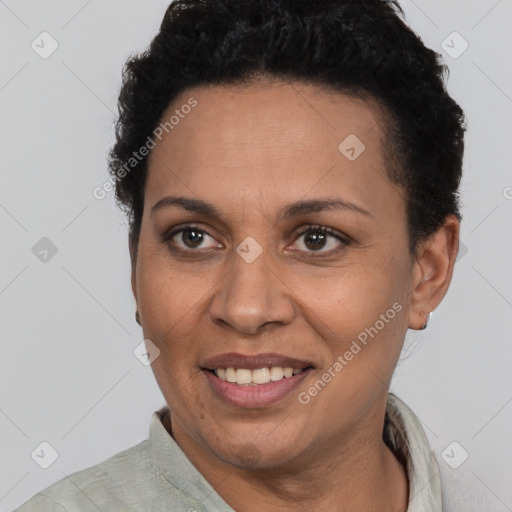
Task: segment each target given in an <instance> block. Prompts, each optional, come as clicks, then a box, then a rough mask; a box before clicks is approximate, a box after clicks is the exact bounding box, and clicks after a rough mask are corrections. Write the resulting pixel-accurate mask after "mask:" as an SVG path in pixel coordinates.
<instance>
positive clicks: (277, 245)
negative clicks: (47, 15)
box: [19, 0, 465, 512]
mask: <svg viewBox="0 0 512 512" xmlns="http://www.w3.org/2000/svg"><path fill="white" fill-rule="evenodd" d="M399 11H400V8H399V6H398V4H397V3H396V2H383V1H380V0H368V1H364V2H361V1H357V2H356V1H353V0H352V1H349V0H326V1H324V2H310V1H306V0H250V1H249V0H181V1H177V2H175V3H173V4H172V5H171V6H170V7H169V9H168V11H167V13H166V15H165V18H164V20H163V23H162V26H161V29H160V32H159V34H158V35H157V36H156V38H155V39H154V40H153V42H152V44H151V46H150V47H149V49H148V50H147V51H146V52H145V53H144V54H142V55H140V56H137V57H134V58H132V59H131V60H130V61H129V62H128V64H127V67H126V69H125V74H124V81H123V88H122V91H121V94H120V101H119V109H120V117H119V121H118V126H117V142H116V145H115V146H114V148H113V150H112V153H111V160H110V171H111V174H112V178H113V179H115V181H116V194H117V199H118V202H119V204H120V205H121V206H122V207H123V208H124V209H125V211H126V212H127V214H128V216H129V221H130V234H129V248H130V255H131V259H132V289H133V293H134V296H135V300H136V305H137V313H136V315H137V320H138V322H139V323H140V325H141V326H142V329H143V332H144V337H145V338H146V348H147V351H148V352H147V357H148V358H149V361H150V362H151V364H152V368H153V371H154V374H155V377H156V379H157V382H158V384H159V386H160V389H161V390H162V393H163V395H164V397H165V400H166V402H167V406H166V407H163V408H162V409H161V410H160V411H157V412H155V414H154V415H153V418H152V423H151V430H150V438H149V440H147V441H144V442H143V443H141V444H139V445H137V446H135V447H133V448H130V449H129V450H126V451H124V452H122V453H120V454H117V455H116V456H114V457H112V458H110V459H108V460H107V461H104V462H102V463H101V464H98V465H97V466H94V467H92V468H89V469H86V470H84V471H81V472H79V473H76V474H74V475H71V476H70V477H69V478H66V479H63V480H62V481H60V482H58V483H56V484H54V485H53V486H51V487H50V488H48V489H47V490H46V491H43V492H42V493H40V494H38V495H36V496H35V497H34V498H33V499H32V500H30V501H29V502H28V503H26V504H25V505H24V506H22V507H21V508H20V509H19V510H20V511H23V512H26V511H31V510H38V511H45V510H67V511H68V512H70V511H75V510H77V511H78V510H80V511H82V510H98V509H99V510H104V511H122V510H123V511H124V510H139V511H143V510H144V511H145V510H148V511H160V510H162V511H163V510H173V511H187V510H188V511H189V512H191V511H195V510H197V511H232V510H236V511H241V512H252V511H256V510H258V511H261V510H264V511H288V510H294V511H296V510H311V509H312V508H313V507H314V508H316V509H320V510H329V511H331V510H332V511H340V512H344V511H355V510H358V511H370V510H375V511H377V510H378V511H379V512H399V511H408V512H424V511H439V510H442V501H443V496H442V490H441V479H440V476H439V468H438V466H437V462H436V460H435V458H434V456H433V454H432V453H431V451H430V448H429V446H428V441H427V439H426V437H425V434H424V432H423V430H422V428H421V425H420V423H419V421H418V419H417V418H416V417H415V416H414V414H413V413H412V411H411V410H410V409H409V408H408V407H407V406H406V405H405V404H404V403H403V402H401V401H400V400H399V399H398V398H397V397H395V396H394V395H392V394H390V393H389V389H388V387H389V383H390V381H391V377H392V375H393V371H394V368H395V366H396V364H397V360H398V358H399V355H400V352H401V349H402V345H403V342H404V338H405V335H406V332H407V330H408V329H417V330H419V329H424V328H425V327H426V326H427V323H428V318H429V313H430V312H431V311H432V310H434V309H435V308H436V307H437V306H438V305H439V303H440V302H441V301H442V299H443V297H444V296H445V294H446V292H447V289H448V287H449V285H450V281H451V278H452V273H453V266H454V262H455V258H456V256H457V251H458V237H459V223H460V220H461V215H460V212H459V205H458V186H459V182H460V179H461V168H462V157H463V148H464V143H463V137H464V129H465V127H464V116H463V112H462V110H461V109H460V107H459V106H458V105H457V104H456V103H455V102H454V101H453V99H452V98H450V96H449V95H448V94H447V92H446V89H445V86H444V83H443V79H442V78H443V72H444V69H445V68H444V66H443V65H442V63H441V62H440V60H438V56H437V54H435V53H434V52H433V51H431V50H429V49H427V48H426V47H425V46H424V45H423V44H422V43H421V41H420V39H419V38H418V37H417V36H416V35H415V34H414V33H413V32H412V31H411V30H410V29H409V28H408V27H407V26H406V25H405V24H404V23H403V21H402V20H401V18H400V16H399ZM445 501H446V500H445ZM443 510H447V509H446V507H445V508H444V509H443Z"/></svg>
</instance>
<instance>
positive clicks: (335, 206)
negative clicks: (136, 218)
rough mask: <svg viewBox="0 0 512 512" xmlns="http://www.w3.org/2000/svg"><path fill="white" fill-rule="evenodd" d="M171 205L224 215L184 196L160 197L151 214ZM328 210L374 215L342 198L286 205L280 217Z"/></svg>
mask: <svg viewBox="0 0 512 512" xmlns="http://www.w3.org/2000/svg"><path fill="white" fill-rule="evenodd" d="M170 206H178V207H180V208H182V209H183V210H187V211H189V212H193V213H197V214H200V215H204V216H205V217H217V218H220V217H222V214H221V213H220V212H219V210H218V209H217V208H215V206H213V204H211V203H207V202H206V201H203V200H202V199H194V198H191V197H182V196H166V197H164V198H163V199H160V201H158V202H157V203H156V204H155V205H154V206H153V207H152V208H151V216H154V215H155V213H156V212H157V211H159V210H161V209H162V208H166V207H170ZM326 210H344V211H349V212H354V213H359V214H361V215H365V216H367V217H373V215H372V214H371V213H370V212H369V211H367V210H365V209H364V208H362V207H361V206H358V205H356V204H354V203H350V202H348V201H343V200H341V199H309V200H304V201H297V202H295V203H291V204H288V205H286V206H285V207H284V208H283V210H282V211H281V213H280V215H279V219H280V220H286V219H290V218H292V217H297V216H299V215H307V214H308V213H316V212H321V211H326Z"/></svg>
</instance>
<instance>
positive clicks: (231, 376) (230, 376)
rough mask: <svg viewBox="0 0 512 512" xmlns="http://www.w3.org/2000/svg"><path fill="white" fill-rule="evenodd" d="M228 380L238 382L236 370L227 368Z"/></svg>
mask: <svg viewBox="0 0 512 512" xmlns="http://www.w3.org/2000/svg"><path fill="white" fill-rule="evenodd" d="M217 377H220V375H217ZM226 380H227V381H228V382H236V370H235V369H234V368H226Z"/></svg>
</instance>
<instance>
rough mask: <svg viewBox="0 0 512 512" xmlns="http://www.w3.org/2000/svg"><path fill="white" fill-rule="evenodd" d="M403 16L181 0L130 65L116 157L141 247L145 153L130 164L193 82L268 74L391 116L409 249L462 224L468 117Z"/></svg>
mask: <svg viewBox="0 0 512 512" xmlns="http://www.w3.org/2000/svg"><path fill="white" fill-rule="evenodd" d="M403 18H404V12H403V10H402V9H401V7H400V5H399V4H398V2H397V1H396V0H389V1H384V0H176V1H175V2H173V3H172V4H171V5H170V6H169V7H168V9H167V11H166V13H165V16H164V19H163V21H162V24H161V27H160V30H159V32H158V34H157V35H156V36H155V38H154V39H153V40H152V42H151V44H150V45H149V47H148V48H147V49H146V50H145V51H144V52H142V53H140V54H138V55H134V56H132V57H130V58H129V59H128V61H127V62H126V64H125V67H124V70H123V83H122V87H121V92H120V95H119V101H118V109H119V117H118V120H117V124H116V142H115V144H114V146H113V147H112V149H111V151H110V155H109V172H110V175H111V177H112V178H113V179H115V192H116V202H117V204H118V205H119V206H120V207H121V208H122V209H123V211H124V212H125V213H126V214H127V216H128V219H129V231H130V244H131V248H132V249H135V253H136V247H137V245H138V240H139V236H140V229H141V222H142V213H143V206H144V187H145V183H146V175H147V160H148V156H145V157H143V158H141V157H139V158H138V161H137V166H136V168H135V169H134V170H131V171H130V172H126V162H127V161H129V160H130V158H132V157H133V154H134V152H136V151H137V150H138V149H139V148H141V147H142V146H144V144H146V143H147V142H146V141H147V139H148V136H150V135H151V134H152V133H153V132H154V130H155V129H156V128H157V126H158V125H159V123H160V122H161V119H162V116H163V114H164V112H165V111H166V110H167V108H168V107H169V105H170V104H171V103H172V102H173V100H175V99H176V98H177V96H178V95H180V94H181V93H183V92H184V91H186V90H187V89H189V88H192V87H195V86H201V85H230V84H231V85H242V86H243V85H246V84H248V83H250V82H251V81H252V82H254V81H255V80H256V81H257V80H258V78H259V77H262V76H270V77H273V78H275V79H279V80H284V81H288V82H293V81H297V82H306V83H309V84H314V85H318V86H321V87H322V88H324V89H325V90H326V91H334V92H338V93H343V94H348V95H352V96H354V97H359V98H363V99H364V98H366V99H369V100H373V101H376V102H377V104H378V105H379V106H380V107H381V110H382V111H383V112H384V113H385V119H386V121H387V123H386V133H385V141H384V143H383V152H384V156H385V160H386V173H387V176H388V178H389V179H390V181H391V182H392V183H395V184H398V185H400V186H401V187H402V188H403V190H404V191H405V200H406V215H407V228H408V235H409V249H410V252H411V254H415V252H416V251H417V249H418V246H419V244H420V242H422V241H424V240H425V239H427V238H428V237H429V236H430V235H431V234H433V233H434V232H435V231H436V230H437V229H438V228H439V227H440V226H442V224H443V222H444V220H445V218H446V216H447V215H449V214H454V215H455V216H456V217H457V218H458V219H459V220H461V218H462V217H461V214H460V211H459V210H460V205H459V195H458V188H459V184H460V180H461V177H462V160H463V154H464V132H465V129H466V127H465V119H464V113H463V111H462V109H461V108H460V107H459V105H458V104H457V103H456V102H455V101H454V100H453V99H452V98H451V97H450V96H449V94H448V92H447V90H446V86H445V78H446V77H447V75H448V69H447V67H446V65H445V64H444V63H443V60H442V57H441V56H440V55H439V54H438V53H436V52H434V51H433V50H431V49H428V48H427V47H425V45H424V44H423V42H422V41H421V39H420V38H419V37H418V36H417V35H416V34H415V33H414V32H413V31H412V30H411V29H410V28H409V27H408V26H407V25H406V24H405V23H404V21H403ZM123 166H124V172H122V171H123Z"/></svg>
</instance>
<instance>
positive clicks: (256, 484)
mask: <svg viewBox="0 0 512 512" xmlns="http://www.w3.org/2000/svg"><path fill="white" fill-rule="evenodd" d="M383 417H384V415H383V414H382V418H383ZM166 419H167V417H166ZM165 426H166V428H167V430H168V431H169V432H170V433H171V432H172V435H173V437H174V439H175V440H176V442H177V443H178V444H179V445H180V447H181V448H182V450H183V451H184V452H185V454H186V455H187V457H188V458H189V459H190V460H191V462H192V463H193V464H194V466H196V468H197V469H198V470H199V471H200V472H201V474H202V475H203V476H204V477H205V478H206V480H208V482H209V483H210V484H211V485H212V487H213V488H214V489H215V490H216V492H217V493H218V494H219V495H220V496H221V497H222V498H223V499H224V501H226V503H228V504H229V505H230V506H231V507H232V508H233V509H234V510H236V511H237V512H256V511H258V512H260V511H261V510H265V511H268V512H288V511H297V510H303V509H304V510H308V509H311V507H315V508H316V509H321V510H322V509H323V510H336V511H337V512H349V511H350V512H352V511H354V510H364V511H365V512H406V511H407V503H408V494H409V490H408V480H407V474H406V471H405V469H404V467H403V466H402V465H401V464H400V462H399V461H398V460H397V459H396V457H395V456H394V454H393V453H392V452H391V450H390V449H389V448H388V446H387V445H386V444H385V443H384V441H383V440H382V436H381V435H377V436H375V435H372V433H371V432H368V431H367V430H366V429H363V430H360V431H358V432H359V433H358V434H357V436H351V437H350V439H348V438H347V439H333V440H332V441H331V442H324V443H322V449H319V447H317V446H316V447H313V448H312V449H311V453H303V454H301V456H300V457H297V458H296V459H293V460H290V461H288V462H287V463H286V464H285V465H282V466H279V467H273V468H263V469H245V468H239V467H233V466H232V465H229V464H226V463H224V462H223V461H220V460H219V459H218V458H217V457H215V456H214V455H213V454H212V453H211V452H210V451H209V450H203V449H201V448H202V447H201V446H198V445H197V443H196V442H195V441H194V440H192V439H191V438H190V437H189V436H187V434H186V433H185V432H184V431H183V430H182V429H181V428H180V425H179V423H175V422H174V421H173V422H172V429H171V424H170V421H168V422H167V424H165ZM380 432H382V429H381V430H380Z"/></svg>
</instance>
